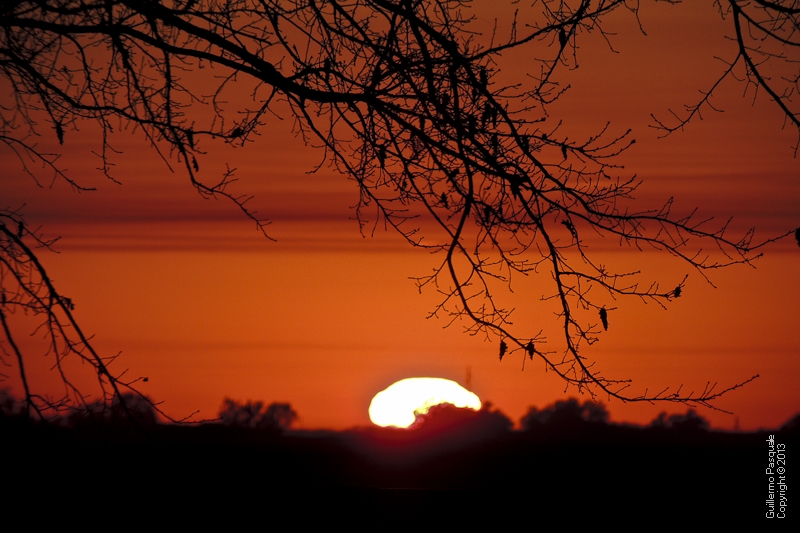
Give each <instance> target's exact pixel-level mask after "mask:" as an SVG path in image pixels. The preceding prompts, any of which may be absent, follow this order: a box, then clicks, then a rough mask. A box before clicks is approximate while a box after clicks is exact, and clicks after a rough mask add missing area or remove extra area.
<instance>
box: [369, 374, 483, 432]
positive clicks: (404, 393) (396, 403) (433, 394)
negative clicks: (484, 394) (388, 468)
mask: <svg viewBox="0 0 800 533" xmlns="http://www.w3.org/2000/svg"><path fill="white" fill-rule="evenodd" d="M440 403H450V404H453V405H455V406H456V407H469V408H470V409H474V410H476V411H477V410H479V409H480V408H481V400H480V398H478V396H477V395H476V394H474V393H472V392H470V391H468V390H467V389H465V388H464V387H462V386H461V385H459V384H458V383H456V382H455V381H450V380H449V379H443V378H406V379H401V380H400V381H398V382H396V383H393V384H392V385H390V386H389V387H387V388H386V389H384V390H382V391H380V392H379V393H378V394H376V395H375V397H374V398H372V402H370V404H369V419H370V420H372V423H373V424H375V425H377V426H381V427H386V426H397V427H400V428H406V427H408V426H410V425H411V424H413V423H414V420H416V417H417V415H418V414H425V413H427V412H428V409H430V408H431V407H433V406H434V405H438V404H440Z"/></svg>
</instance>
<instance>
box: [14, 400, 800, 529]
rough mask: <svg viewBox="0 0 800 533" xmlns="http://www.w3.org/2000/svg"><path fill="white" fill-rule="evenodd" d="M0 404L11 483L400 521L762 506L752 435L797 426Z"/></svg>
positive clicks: (568, 404) (584, 407)
mask: <svg viewBox="0 0 800 533" xmlns="http://www.w3.org/2000/svg"><path fill="white" fill-rule="evenodd" d="M289 409H290V410H291V408H289ZM258 412H260V413H262V414H264V413H265V412H267V411H264V410H263V405H262V406H261V407H260V408H259V409H258ZM292 412H293V411H292ZM3 413H4V414H3V416H2V417H0V432H1V433H2V435H3V438H2V454H3V455H2V456H3V457H4V458H5V459H6V460H7V461H9V463H8V464H12V463H13V464H16V465H24V468H22V469H21V470H19V471H17V473H12V475H11V477H10V478H8V480H7V484H10V485H13V486H14V487H17V490H19V491H21V492H20V494H26V493H27V494H30V493H35V492H36V491H38V490H41V487H44V486H48V487H50V486H64V485H65V484H66V485H68V486H69V487H70V489H69V491H68V492H66V493H65V494H68V495H72V496H73V497H75V498H77V495H79V494H87V493H96V492H97V490H99V488H98V487H102V486H104V483H108V482H109V480H110V479H115V480H117V481H119V480H124V483H122V485H121V486H118V485H115V490H122V492H123V493H126V492H125V491H126V490H130V491H133V490H134V487H141V488H143V489H142V490H146V491H147V495H148V496H147V498H148V500H152V501H154V502H155V501H160V500H163V501H170V502H172V504H174V499H175V498H176V497H178V495H180V497H181V498H183V497H191V498H200V499H203V498H212V499H215V500H220V501H225V502H228V503H235V504H236V506H239V505H240V504H243V503H244V502H246V501H247V502H256V501H257V502H258V504H257V505H258V506H265V505H266V506H267V508H269V509H278V508H279V509H282V512H286V513H288V514H289V515H291V516H294V517H295V518H297V519H302V520H306V521H308V520H312V521H317V520H319V521H323V522H324V521H326V520H350V519H351V518H353V517H356V518H358V519H365V520H367V519H369V520H373V519H375V520H377V519H381V520H387V519H391V520H393V521H394V520H408V521H410V522H411V523H414V522H415V521H417V520H421V519H423V518H424V517H425V516H427V515H429V514H431V513H434V514H438V515H447V516H450V515H451V514H452V515H453V516H454V517H456V516H457V517H461V518H467V519H469V517H472V516H484V517H492V516H493V514H494V513H498V516H504V515H508V514H509V513H510V514H513V513H520V512H523V513H525V514H526V515H527V514H529V513H536V514H538V515H541V516H542V517H543V518H544V517H547V516H565V513H572V516H573V517H578V516H584V515H591V516H616V515H618V513H628V512H630V513H633V514H631V515H630V516H634V515H637V514H638V513H645V514H644V515H643V516H645V517H647V516H650V517H654V516H655V515H660V514H666V515H668V516H670V517H673V518H674V517H676V516H689V515H690V514H698V513H699V514H701V515H706V516H710V515H713V516H725V517H734V518H735V517H749V516H753V517H763V507H764V505H763V503H764V498H765V494H766V492H765V491H766V488H765V481H764V478H765V476H764V468H765V465H766V457H767V442H766V440H767V437H768V435H769V434H770V433H771V434H774V435H776V439H777V441H778V442H784V443H787V445H788V446H789V449H791V443H792V442H797V441H798V426H800V423H798V420H800V416H798V417H795V418H793V419H792V420H790V421H789V422H788V423H787V424H786V425H785V426H784V427H783V428H781V429H780V430H773V431H756V432H737V433H733V432H725V431H715V430H709V429H708V424H707V422H706V421H705V419H703V418H702V417H701V416H700V415H698V414H697V413H696V412H694V411H691V410H689V411H688V412H687V413H686V414H683V415H669V416H667V415H666V414H662V415H659V416H658V417H657V418H656V419H655V420H654V421H653V422H652V423H651V424H650V425H649V426H645V427H642V426H633V425H623V424H613V423H610V422H609V419H608V413H607V411H606V410H605V408H604V407H603V406H602V405H600V404H595V403H593V402H583V403H582V404H581V403H579V402H578V401H577V400H572V399H571V400H565V401H561V402H557V403H555V404H553V405H551V406H548V407H546V408H544V409H542V410H538V409H534V408H532V409H531V410H530V411H529V412H528V414H527V415H526V416H525V417H524V418H523V420H522V426H523V429H521V430H513V429H512V423H511V420H510V419H508V417H506V416H505V415H503V414H502V413H501V412H499V411H496V410H491V409H484V410H481V411H479V412H474V411H471V410H465V409H457V408H455V407H453V406H450V405H443V406H438V407H434V408H432V409H431V410H430V411H429V413H428V414H427V415H425V416H421V417H419V419H418V420H417V422H416V423H415V425H414V426H412V428H410V429H408V430H401V429H396V428H378V427H368V428H356V429H352V430H348V431H343V432H334V431H305V430H286V431H284V432H283V433H279V432H276V431H274V428H273V427H259V426H258V425H257V424H256V425H238V426H226V425H224V424H221V423H207V424H201V425H195V426H192V425H174V424H169V425H167V424H156V423H153V424H150V425H148V426H147V427H146V429H145V431H142V430H141V428H138V429H137V428H136V427H134V426H132V425H123V424H116V425H111V426H107V427H103V426H98V425H95V424H86V423H76V424H72V425H71V426H60V425H57V424H50V425H45V424H41V423H33V422H30V421H29V420H27V419H26V418H24V417H21V416H19V415H17V414H14V413H12V412H11V411H9V410H7V409H6V410H4V411H3ZM129 485H130V488H126V487H128V486H129ZM26 491H28V492H26ZM129 496H130V495H129ZM240 499H241V501H240ZM67 500H68V501H71V500H69V497H67ZM231 500H232V501H231ZM112 501H114V500H113V499H112ZM120 501H123V500H120ZM237 502H238V503H237ZM110 505H115V504H113V503H110ZM215 505H216V504H215ZM276 506H277V507H276ZM656 510H658V511H657V512H655V511H656ZM651 512H652V513H655V515H651V514H649V513H651ZM387 513H388V514H387ZM393 513H397V514H395V515H393ZM390 517H391V518H390Z"/></svg>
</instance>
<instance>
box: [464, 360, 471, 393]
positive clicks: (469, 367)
mask: <svg viewBox="0 0 800 533" xmlns="http://www.w3.org/2000/svg"><path fill="white" fill-rule="evenodd" d="M465 385H466V387H465V388H466V389H467V390H468V391H471V390H472V367H471V366H469V365H467V379H466V383H465Z"/></svg>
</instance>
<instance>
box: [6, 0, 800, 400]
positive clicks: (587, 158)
mask: <svg viewBox="0 0 800 533" xmlns="http://www.w3.org/2000/svg"><path fill="white" fill-rule="evenodd" d="M720 5H722V3H720ZM725 5H726V6H729V7H727V8H725V9H727V11H725V9H723V11H725V14H726V15H728V14H729V15H730V16H731V17H732V19H733V21H734V22H735V27H736V36H737V42H738V43H739V56H738V57H737V58H736V60H735V61H734V62H733V63H732V64H731V69H730V70H729V71H728V72H727V73H726V74H725V75H724V76H723V77H725V76H728V75H734V74H733V72H734V66H735V64H736V63H737V62H740V61H741V62H743V63H744V64H745V65H747V78H746V80H747V81H748V82H749V83H751V84H754V85H756V86H757V87H760V88H763V89H764V90H765V91H767V93H769V94H770V96H771V97H772V98H773V99H774V100H775V101H776V102H777V103H778V105H779V106H780V107H781V109H782V110H783V111H784V113H785V114H786V116H787V121H789V122H790V123H792V124H794V125H795V126H797V112H796V110H794V108H793V107H792V105H793V103H792V100H791V98H792V96H793V95H794V91H796V88H797V82H798V78H797V76H795V77H794V78H787V79H785V80H782V81H780V82H777V81H775V80H773V79H772V78H768V77H767V76H766V75H765V74H764V72H765V70H764V69H765V68H766V65H767V64H768V63H770V62H772V61H775V60H781V61H787V62H790V61H792V60H793V59H792V58H793V57H794V56H790V55H784V53H783V52H776V51H775V48H774V47H771V46H768V45H767V44H766V41H769V42H770V43H778V44H779V45H780V47H781V50H784V49H785V50H788V51H790V53H795V51H796V48H795V47H796V46H797V44H798V43H797V17H798V9H797V7H796V2H795V3H793V2H767V1H755V2H751V3H749V4H748V3H746V2H737V1H734V0H730V2H726V3H725ZM468 7H469V2H466V1H461V0H331V1H322V0H281V1H278V0H238V1H237V0H226V1H222V0H219V1H195V0H176V1H166V0H163V1H158V0H149V1H141V0H137V1H134V0H95V1H91V0H89V1H87V0H80V1H79V0H36V1H34V0H28V1H21V2H13V3H3V4H2V7H0V73H2V75H1V76H0V79H1V80H2V83H3V85H4V90H6V91H7V92H10V94H11V95H12V97H13V100H12V103H11V104H10V105H8V106H4V107H2V109H0V140H2V141H3V142H5V143H6V144H8V145H10V146H12V147H14V148H15V149H16V150H17V151H18V153H23V154H26V155H28V156H31V155H32V156H36V155H37V152H36V148H35V144H33V143H32V141H31V140H32V139H33V138H34V133H37V130H36V127H37V126H38V124H39V122H38V121H39V120H40V119H41V117H42V116H44V117H46V121H47V123H49V124H50V125H51V126H52V128H53V129H54V130H55V134H56V136H57V138H58V140H59V141H60V142H62V143H63V142H65V139H66V138H68V136H69V135H70V134H71V128H72V126H74V125H76V124H77V123H78V122H79V121H82V120H91V121H95V122H97V123H99V124H100V125H101V127H102V129H103V131H104V146H103V150H102V156H103V158H104V162H105V164H104V167H105V168H106V169H108V168H110V165H109V164H108V157H109V155H108V154H110V153H111V147H110V145H109V144H108V143H109V141H108V138H109V136H110V134H111V133H112V132H113V131H114V129H115V128H124V127H130V126H133V127H135V128H137V129H140V130H141V131H142V132H143V133H144V135H146V136H147V137H148V138H149V139H150V141H151V143H152V146H153V148H154V149H155V150H157V151H159V153H160V154H161V155H162V157H163V158H164V160H165V161H166V162H167V163H168V164H169V163H170V162H174V161H179V162H180V163H181V164H182V165H183V167H184V169H185V172H186V173H187V175H188V176H189V178H190V180H191V182H192V184H193V185H194V186H195V187H196V188H197V189H198V190H199V191H200V193H201V194H204V195H207V196H215V197H219V196H221V197H227V198H229V199H231V200H232V201H233V202H234V203H235V204H236V205H238V206H239V207H240V208H241V209H242V210H243V211H244V213H245V214H246V215H247V216H248V217H250V218H251V219H252V220H254V221H255V222H256V224H257V225H258V227H259V228H260V229H261V230H262V231H265V224H266V220H265V219H263V218H261V217H259V216H258V214H257V213H256V212H254V211H252V210H250V209H249V208H248V206H247V205H246V204H247V201H248V199H249V198H248V197H243V196H236V195H234V194H233V193H231V192H229V190H228V185H229V184H230V181H231V179H232V177H231V174H230V173H228V174H225V175H224V176H222V177H221V178H220V179H217V180H212V181H208V180H209V178H203V179H201V177H200V176H201V172H200V162H201V161H202V156H203V155H204V152H203V151H202V149H201V147H202V143H203V142H204V140H208V139H211V138H215V139H224V140H226V141H227V142H230V143H233V144H245V143H247V142H249V141H254V140H255V139H256V137H257V135H258V132H259V130H260V129H262V128H265V127H269V119H270V118H272V117H273V116H274V115H278V116H287V115H288V116H289V117H291V118H292V119H293V120H294V124H295V130H296V131H297V132H298V133H299V134H300V135H302V136H303V137H304V139H305V140H306V142H307V143H308V144H310V145H313V146H317V147H318V148H320V150H321V151H322V152H324V154H325V155H324V159H323V161H322V163H321V164H320V165H323V164H325V163H328V164H331V165H333V166H334V167H335V168H337V169H338V170H339V171H341V172H342V173H343V174H345V175H346V176H348V177H349V178H350V179H352V180H354V182H355V183H356V184H357V186H358V187H359V190H360V193H361V197H360V202H359V204H358V206H357V207H356V210H357V213H358V218H359V220H360V221H361V222H362V228H366V227H367V225H368V224H370V223H371V224H375V225H376V226H377V225H378V224H385V225H386V226H389V227H392V228H394V230H396V231H397V232H398V233H399V234H400V235H401V236H402V237H403V238H404V239H405V240H407V241H408V243H409V244H411V245H412V246H415V247H422V248H426V249H429V250H431V251H432V252H435V253H436V254H438V255H437V257H439V258H440V262H439V263H438V266H437V268H436V269H435V270H434V271H433V273H432V274H431V275H429V276H427V277H422V278H419V279H418V284H419V286H420V288H422V287H425V286H429V285H430V286H435V287H436V288H437V290H439V291H440V293H441V296H442V299H441V304H440V305H439V306H438V307H437V308H436V309H435V310H434V312H433V313H432V314H435V315H440V314H442V315H449V316H450V317H451V318H452V319H453V320H459V319H463V320H465V321H466V322H465V323H466V324H467V329H468V330H469V331H470V332H471V333H481V334H486V335H489V336H490V337H495V338H498V337H499V338H500V341H501V342H500V357H501V358H502V357H503V356H505V355H507V354H508V353H514V352H517V353H519V354H520V355H521V357H522V358H523V361H524V359H525V358H529V359H533V358H534V356H538V357H540V358H541V359H542V360H543V362H544V365H545V366H546V367H547V368H548V369H550V370H552V371H555V372H556V373H557V374H558V375H559V376H561V377H562V378H563V379H564V380H565V381H566V382H567V383H568V384H570V385H574V386H576V387H577V388H578V389H580V390H586V391H588V392H590V393H591V394H595V393H603V394H607V395H609V396H613V397H617V398H620V399H623V400H630V401H634V400H635V401H642V400H643V401H653V400H670V401H680V402H687V403H691V404H703V405H708V403H709V402H710V401H712V400H713V399H715V398H717V397H718V396H719V395H720V394H721V392H718V391H715V390H714V388H713V387H711V388H707V389H706V390H705V391H702V392H701V393H697V394H695V393H690V394H683V393H681V392H680V391H679V392H677V393H674V392H669V391H662V392H661V393H659V394H656V395H647V394H645V395H636V394H634V395H628V394H626V392H625V389H626V387H627V386H628V383H627V381H625V380H615V379H609V378H606V377H604V376H603V374H602V373H601V372H600V371H598V370H596V369H595V368H594V367H593V365H592V363H590V362H589V361H588V360H587V359H586V358H585V355H583V352H582V350H583V347H584V345H586V344H591V343H593V342H595V341H596V340H597V339H598V338H599V335H600V333H601V330H600V323H599V322H598V320H600V319H602V320H600V321H601V322H602V326H603V327H604V328H608V311H609V310H611V309H612V308H610V306H611V305H612V303H613V302H614V301H615V299H616V298H618V297H623V296H632V297H636V298H639V299H642V300H645V301H653V302H656V303H658V304H660V305H666V304H667V303H668V302H669V301H670V300H672V299H673V298H677V297H679V296H680V294H681V291H682V290H683V288H684V284H685V281H686V278H685V277H684V278H682V279H680V278H678V279H675V280H673V281H672V282H665V283H666V284H667V288H663V287H662V286H660V285H659V284H651V285H645V286H643V285H640V283H639V282H638V281H637V274H638V272H613V271H610V270H609V269H607V268H606V267H605V266H604V265H602V264H600V263H598V262H596V260H595V259H594V258H593V255H592V253H591V250H590V249H589V247H587V239H588V237H587V236H592V235H600V236H605V237H611V238H613V239H614V240H615V241H618V242H619V243H620V244H627V245H629V246H631V247H635V248H638V249H656V250H659V251H662V252H664V253H666V254H670V255H672V256H675V257H677V258H680V259H681V260H683V261H684V262H685V263H686V264H687V265H688V266H690V267H691V268H693V269H694V270H696V271H698V272H700V273H701V274H702V273H703V272H705V271H706V270H708V269H713V268H719V267H722V266H727V265H731V264H736V263H748V262H750V261H751V260H752V259H753V258H754V250H755V249H756V248H758V246H760V245H755V244H754V243H753V242H752V233H750V234H747V235H745V236H744V237H743V238H732V237H729V236H728V234H727V232H726V231H725V226H724V225H723V226H716V227H714V226H712V225H711V224H710V221H708V220H703V219H698V218H697V217H696V216H695V215H694V214H692V215H690V216H686V217H678V216H674V215H673V213H672V210H671V207H672V201H671V200H670V201H668V202H667V203H665V205H664V206H663V207H662V208H661V209H658V210H643V211H637V210H633V209H631V208H630V207H628V200H630V199H632V198H633V195H634V193H635V191H636V188H637V185H638V182H637V181H636V180H635V179H627V178H621V177H619V175H618V174H617V172H616V171H617V169H616V168H615V167H614V165H613V158H614V157H615V156H617V155H618V154H619V153H620V152H622V151H623V150H625V149H626V148H627V147H629V146H630V145H631V144H633V143H634V142H635V141H634V139H633V138H632V137H631V134H630V131H628V132H625V133H622V134H614V133H613V132H612V129H611V128H610V127H607V128H605V129H603V130H602V131H600V132H598V133H597V135H594V136H591V137H589V138H585V139H580V140H576V139H570V138H568V137H567V136H566V135H565V134H564V133H562V131H561V129H562V128H560V125H561V123H560V122H558V121H557V120H554V119H553V118H552V117H551V116H550V115H549V112H548V106H549V105H550V104H551V103H552V102H553V101H555V100H556V99H557V98H558V97H559V96H560V95H561V94H563V91H564V90H565V88H564V87H562V86H561V85H559V82H558V72H559V71H560V70H562V69H566V68H573V67H575V66H576V60H575V57H576V50H577V43H578V42H579V40H580V39H582V38H583V36H584V34H585V33H586V32H589V31H598V32H601V33H603V34H604V35H605V32H604V29H603V21H604V17H605V16H606V15H608V14H609V13H611V12H613V11H615V10H620V9H627V10H629V11H631V13H632V16H637V12H636V8H631V7H629V6H628V5H627V4H626V2H624V1H622V0H575V1H560V2H550V1H543V2H536V3H535V4H534V6H533V7H531V8H526V9H532V10H534V11H536V13H537V15H536V17H534V19H535V20H537V21H538V22H537V23H535V24H528V25H523V24H518V23H517V21H516V19H515V21H514V24H513V26H512V31H511V32H510V35H509V36H508V38H507V39H505V40H503V41H502V42H495V40H496V37H495V36H493V37H492V40H491V42H488V43H487V42H486V39H484V38H482V36H481V35H478V34H476V33H474V32H472V31H471V26H470V22H471V20H470V19H469V15H468V13H469V9H468ZM721 9H722V7H721ZM756 41H757V42H759V43H764V44H753V43H754V42H756ZM517 47H528V48H530V49H531V54H530V56H531V57H538V58H542V59H539V60H538V61H537V62H536V63H534V65H535V66H534V67H533V69H534V70H535V69H538V71H535V72H531V73H530V78H529V79H530V80H532V82H530V81H529V82H526V83H525V84H521V85H512V86H506V85H503V84H501V83H500V81H499V80H500V79H501V76H499V75H498V66H497V62H496V61H497V58H498V57H499V55H500V54H501V53H502V52H504V51H506V50H509V49H512V48H517ZM781 84H783V85H781ZM242 87H246V88H248V89H250V90H251V92H250V98H249V100H248V101H244V99H243V97H242V90H241V88H242ZM781 87H783V88H781ZM203 91H206V92H205V93H204V92H203ZM712 91H713V88H712ZM704 105H710V103H709V100H708V97H706V98H705V99H704V100H703V101H702V102H701V103H700V104H698V105H697V106H696V107H694V108H690V109H689V112H690V113H689V116H688V117H687V118H685V119H681V121H680V124H679V125H678V126H666V125H665V124H663V123H659V126H660V127H662V128H664V129H665V130H666V131H667V132H670V131H673V130H675V129H677V128H680V127H681V126H683V125H684V124H685V123H686V122H687V121H688V120H691V118H692V116H694V115H695V114H697V113H699V111H700V110H701V108H702V107H703V106H704ZM232 109H233V110H232ZM38 157H40V158H42V159H44V160H46V161H48V162H50V163H52V164H53V168H57V167H55V163H54V160H52V159H47V156H46V155H44V154H43V155H39V156H38ZM2 217H3V218H4V220H5V223H4V226H3V227H2V235H3V238H4V241H3V243H4V244H3V252H2V254H3V255H2V257H3V261H4V262H3V265H4V266H3V268H4V270H3V274H2V275H3V287H4V289H3V291H4V292H3V294H4V295H5V294H7V293H8V294H11V293H12V292H13V294H15V295H16V296H14V297H13V298H16V299H12V300H8V301H7V300H4V303H3V306H2V309H3V310H4V312H6V311H5V310H8V309H10V307H9V306H11V305H21V306H23V307H26V308H30V309H35V312H36V313H41V314H42V315H43V316H44V317H45V323H46V324H47V328H49V331H50V332H51V335H52V337H53V352H54V353H55V354H59V355H57V357H64V355H65V353H66V352H69V353H74V354H77V355H78V357H82V358H84V359H85V360H86V361H87V362H89V363H90V364H92V365H95V367H96V370H97V376H98V379H99V380H100V381H101V382H102V383H103V384H104V386H106V384H107V386H109V387H112V389H113V390H114V391H116V388H117V386H118V384H119V383H120V382H119V381H118V378H110V377H109V374H108V373H107V372H106V371H105V366H104V365H105V363H104V360H103V359H102V358H100V357H98V356H97V355H96V354H95V353H94V351H93V350H91V349H90V347H89V345H88V343H87V341H86V339H84V338H83V337H82V336H79V337H78V338H77V340H75V341H69V340H68V339H69V337H68V336H67V335H66V334H65V333H63V331H64V326H65V325H69V326H70V328H72V330H74V331H76V332H79V331H80V330H79V329H78V328H77V325H76V324H75V323H74V321H73V319H72V316H71V314H70V306H69V305H68V300H65V299H63V298H61V297H60V296H58V293H57V292H56V291H55V289H54V288H53V287H52V286H51V285H50V284H49V282H48V278H47V277H46V274H45V273H44V271H43V270H42V269H41V267H40V265H39V264H38V262H36V256H35V254H34V253H33V251H32V250H30V249H28V248H27V247H26V245H25V244H24V242H23V236H22V235H19V234H17V233H15V230H14V227H15V224H17V223H20V224H22V221H21V218H20V217H19V215H18V214H17V213H14V212H4V213H3V214H2ZM25 238H27V239H35V236H34V235H33V234H26V236H25ZM42 244H46V243H42ZM762 244H763V243H762ZM704 247H705V248H709V247H710V248H713V249H714V250H715V253H714V255H707V254H706V253H705V252H703V251H702V250H703V248H704ZM534 273H535V274H538V275H539V278H540V280H541V281H542V282H543V286H544V285H545V284H547V285H546V287H545V288H544V289H543V290H542V297H543V298H544V299H545V300H553V301H555V302H557V307H558V309H559V321H560V324H561V325H560V329H561V330H562V332H563V333H562V337H561V339H560V340H559V341H555V343H553V342H552V341H550V343H549V344H547V345H545V343H544V338H543V336H542V332H541V330H535V329H530V328H525V327H517V326H515V325H513V324H512V322H511V311H510V310H508V309H505V308H503V307H502V306H501V305H500V301H499V299H498V298H497V297H496V294H497V293H496V289H498V287H500V288H501V289H502V287H503V286H504V285H510V283H511V279H512V277H517V276H525V275H531V274H534ZM703 275H704V274H703ZM9 280H13V283H14V284H16V289H14V291H11V292H9V289H6V288H5V287H6V284H7V283H8V282H9ZM4 298H5V296H4ZM11 302H13V303H11ZM586 311H588V312H589V313H588V314H587V313H585V312H586ZM3 316H5V315H3ZM587 316H594V317H597V318H595V319H594V320H592V319H588V320H587V318H586V317H587ZM4 320H5V319H4ZM4 324H5V322H4ZM6 338H7V342H6V344H7V345H8V344H10V343H11V339H12V337H11V334H10V332H8V330H7V332H6ZM58 342H61V343H65V344H63V346H62V347H60V348H59V347H57V345H58ZM554 345H555V346H556V348H554V347H553V346H554ZM12 351H13V350H12ZM16 356H17V358H18V360H19V367H20V372H21V373H22V376H23V381H24V379H25V378H24V370H23V366H22V360H23V358H22V355H21V354H20V353H19V352H16ZM59 360H60V359H59ZM64 379H65V383H67V384H69V381H68V379H67V376H64ZM103 390H106V389H103ZM74 392H76V393H77V391H74ZM723 392H724V391H723ZM115 393H116V392H115ZM37 398H39V397H37V396H35V395H33V394H32V393H29V405H30V406H31V408H32V409H37V407H36V402H35V401H33V400H34V399H37Z"/></svg>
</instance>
